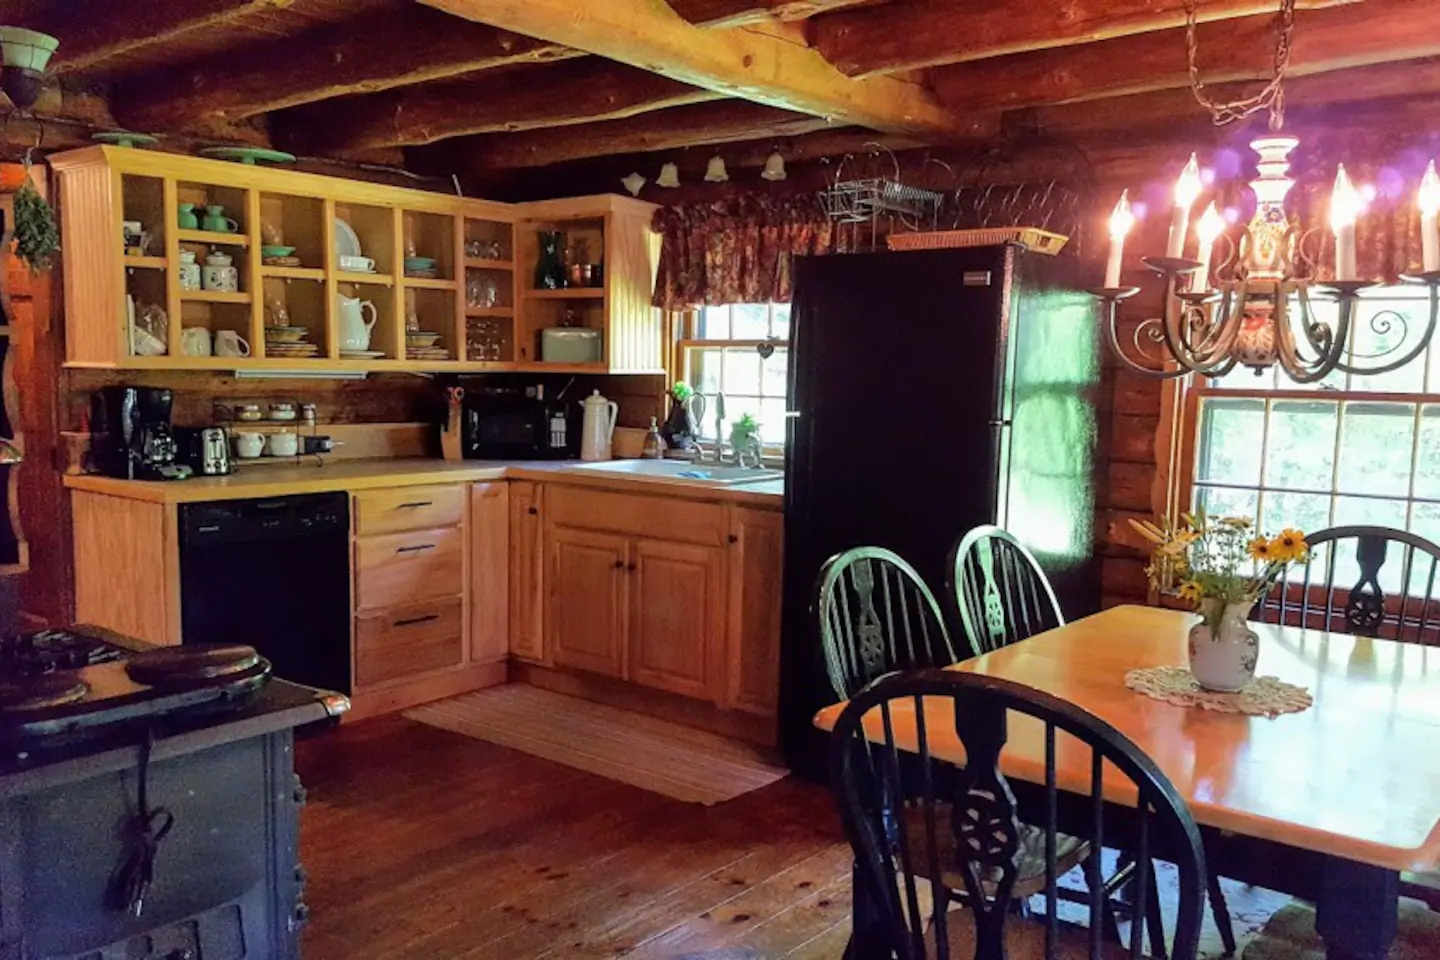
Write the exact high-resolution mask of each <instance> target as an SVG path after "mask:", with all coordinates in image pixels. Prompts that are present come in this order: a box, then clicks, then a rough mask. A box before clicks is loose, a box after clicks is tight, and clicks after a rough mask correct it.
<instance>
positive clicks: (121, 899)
mask: <svg viewBox="0 0 1440 960" xmlns="http://www.w3.org/2000/svg"><path fill="white" fill-rule="evenodd" d="M154 746H155V731H154V729H153V728H151V727H146V728H145V739H144V740H143V741H142V742H141V744H140V769H139V774H138V777H139V785H140V790H139V793H140V804H139V806H138V808H137V812H136V815H135V816H134V817H133V818H132V819H131V820H130V823H129V824H127V826H126V833H127V834H128V835H127V836H126V838H125V856H124V859H122V860H121V861H120V866H119V867H118V868H117V869H116V871H115V873H114V874H113V875H112V876H111V878H110V906H111V908H112V909H115V910H123V911H125V912H126V913H128V914H130V915H131V916H132V917H138V916H140V914H141V913H142V912H144V910H145V895H146V894H147V893H149V892H150V884H151V882H152V881H153V880H154V879H155V854H156V852H157V851H158V850H159V849H160V841H162V840H164V839H165V837H166V835H167V834H168V833H169V832H170V829H171V828H172V827H174V826H175V816H174V814H172V813H171V812H170V811H169V810H166V809H165V808H164V807H156V808H155V809H153V810H152V809H150V783H149V780H150V751H151V750H152V749H153V748H154Z"/></svg>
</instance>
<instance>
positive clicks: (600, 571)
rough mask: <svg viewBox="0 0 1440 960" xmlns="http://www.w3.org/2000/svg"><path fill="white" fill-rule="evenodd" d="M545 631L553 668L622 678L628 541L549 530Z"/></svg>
mask: <svg viewBox="0 0 1440 960" xmlns="http://www.w3.org/2000/svg"><path fill="white" fill-rule="evenodd" d="M547 549H548V550H549V553H550V564H549V569H548V570H547V571H546V584H545V588H546V594H547V596H548V599H549V603H548V610H547V611H546V618H545V627H546V633H547V638H548V641H549V652H550V656H551V658H552V659H553V660H554V662H555V664H556V665H557V666H562V667H574V668H575V669H578V670H588V671H590V672H591V673H599V674H603V675H605V676H610V677H624V676H625V672H626V671H625V653H626V644H625V635H626V599H627V593H628V590H627V585H628V584H627V579H628V571H627V569H626V567H627V566H628V565H629V557H630V541H629V540H628V539H627V538H625V537H620V536H615V535H613V534H608V533H592V532H591V531H588V530H574V529H571V528H569V527H552V528H551V529H550V530H549V543H548V544H547Z"/></svg>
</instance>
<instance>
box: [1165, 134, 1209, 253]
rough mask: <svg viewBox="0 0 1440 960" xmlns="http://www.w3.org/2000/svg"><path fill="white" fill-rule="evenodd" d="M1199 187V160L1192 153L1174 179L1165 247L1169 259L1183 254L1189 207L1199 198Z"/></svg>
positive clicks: (1187, 230) (1188, 230) (1188, 227)
mask: <svg viewBox="0 0 1440 960" xmlns="http://www.w3.org/2000/svg"><path fill="white" fill-rule="evenodd" d="M1201 188H1202V185H1201V183H1200V161H1199V160H1198V159H1196V157H1195V154H1193V153H1192V154H1190V160H1189V161H1188V162H1187V163H1186V164H1185V169H1184V170H1181V171H1180V179H1179V180H1176V181H1175V213H1174V214H1173V215H1172V217H1171V219H1170V242H1169V243H1168V244H1167V245H1166V248H1165V256H1167V257H1170V258H1171V259H1174V258H1176V257H1183V256H1185V235H1186V234H1188V233H1189V232H1190V208H1191V207H1193V206H1195V201H1196V200H1198V199H1199V198H1200V190H1201Z"/></svg>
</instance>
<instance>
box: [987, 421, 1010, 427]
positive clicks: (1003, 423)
mask: <svg viewBox="0 0 1440 960" xmlns="http://www.w3.org/2000/svg"><path fill="white" fill-rule="evenodd" d="M986 423H988V424H989V425H990V426H992V427H1010V426H1014V424H1015V421H1013V420H987V421H986Z"/></svg>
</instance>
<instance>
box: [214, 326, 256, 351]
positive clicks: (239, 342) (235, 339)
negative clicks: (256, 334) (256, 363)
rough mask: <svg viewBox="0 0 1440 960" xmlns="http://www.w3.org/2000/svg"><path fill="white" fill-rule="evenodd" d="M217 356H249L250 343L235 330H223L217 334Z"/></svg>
mask: <svg viewBox="0 0 1440 960" xmlns="http://www.w3.org/2000/svg"><path fill="white" fill-rule="evenodd" d="M215 356H217V357H248V356H250V344H248V343H246V342H245V338H244V337H242V336H240V334H238V333H236V332H235V331H234V330H221V331H219V332H217V333H216V334H215Z"/></svg>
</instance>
